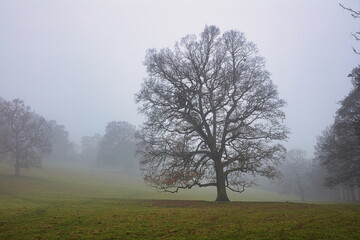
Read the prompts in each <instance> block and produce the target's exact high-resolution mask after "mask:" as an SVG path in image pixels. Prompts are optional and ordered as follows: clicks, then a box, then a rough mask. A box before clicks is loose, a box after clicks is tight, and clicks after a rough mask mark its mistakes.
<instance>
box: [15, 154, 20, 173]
mask: <svg viewBox="0 0 360 240" xmlns="http://www.w3.org/2000/svg"><path fill="white" fill-rule="evenodd" d="M15 176H17V177H18V176H20V159H19V158H18V157H16V159H15Z"/></svg>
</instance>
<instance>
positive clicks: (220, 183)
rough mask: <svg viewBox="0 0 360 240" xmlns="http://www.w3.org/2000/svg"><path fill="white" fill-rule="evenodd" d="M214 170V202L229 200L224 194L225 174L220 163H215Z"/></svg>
mask: <svg viewBox="0 0 360 240" xmlns="http://www.w3.org/2000/svg"><path fill="white" fill-rule="evenodd" d="M215 171H216V184H217V185H216V190H217V195H216V200H215V201H216V202H229V201H230V200H229V198H228V196H227V194H226V186H225V175H224V170H223V168H222V166H221V165H220V164H215Z"/></svg>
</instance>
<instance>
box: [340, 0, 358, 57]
mask: <svg viewBox="0 0 360 240" xmlns="http://www.w3.org/2000/svg"><path fill="white" fill-rule="evenodd" d="M340 7H342V8H343V9H345V10H347V11H349V12H350V14H351V16H352V17H353V18H355V19H360V11H356V10H353V9H352V8H348V7H345V6H344V5H342V4H340ZM352 36H353V37H354V38H355V40H356V41H359V40H360V32H355V33H352ZM353 50H354V52H355V53H356V54H360V52H359V51H358V50H356V49H355V48H354V47H353Z"/></svg>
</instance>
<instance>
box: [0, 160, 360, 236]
mask: <svg viewBox="0 0 360 240" xmlns="http://www.w3.org/2000/svg"><path fill="white" fill-rule="evenodd" d="M11 174H12V169H10V168H9V167H7V166H5V165H0V239H1V240H13V239H14V240H15V239H44V240H45V239H103V240H106V239H107V240H110V239H113V240H124V239H269V240H270V239H279V240H282V239H299V240H300V239H309V240H310V239H360V227H359V226H360V214H359V213H360V205H359V204H345V203H299V202H295V200H296V198H295V197H292V196H286V195H278V194H276V193H271V192H266V191H261V190H258V189H248V190H247V191H246V192H245V193H244V194H236V195H235V194H229V195H230V199H231V200H233V202H231V203H226V204H221V203H215V202H213V201H212V200H213V199H214V198H215V195H214V192H213V191H211V190H203V189H201V190H199V189H195V190H194V191H193V190H191V191H183V192H181V193H179V194H168V193H160V192H157V191H156V190H154V189H152V188H149V187H146V186H145V185H144V184H143V182H142V181H141V179H140V178H139V177H137V176H131V175H130V176H126V175H124V174H119V173H118V172H115V171H113V172H108V171H100V170H95V169H91V168H89V169H80V168H66V167H59V166H52V165H44V167H43V168H42V169H30V170H23V171H22V176H21V177H14V176H12V175H11Z"/></svg>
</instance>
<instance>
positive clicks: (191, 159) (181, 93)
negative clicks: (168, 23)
mask: <svg viewBox="0 0 360 240" xmlns="http://www.w3.org/2000/svg"><path fill="white" fill-rule="evenodd" d="M145 66H146V67H147V74H148V77H147V78H146V79H145V82H144V83H143V85H142V89H141V91H140V92H139V93H138V94H137V97H136V100H137V102H138V103H139V105H140V107H139V108H140V112H142V113H143V114H145V116H146V117H147V118H146V121H145V123H144V124H143V126H142V128H141V130H140V131H139V132H138V137H139V148H138V152H139V154H140V158H141V159H140V160H141V162H140V164H141V168H142V170H143V172H144V178H145V180H146V181H147V182H148V183H150V184H151V185H152V186H154V187H156V188H158V189H162V190H164V191H169V192H177V191H178V190H179V189H189V188H192V187H194V186H198V187H208V186H214V187H216V189H217V198H216V201H229V199H228V196H227V193H226V188H228V189H230V190H233V191H236V192H242V191H243V190H244V187H247V186H250V185H251V183H252V181H249V179H248V178H247V177H248V176H250V175H262V176H266V177H268V178H274V177H275V176H276V175H277V170H276V164H277V163H278V161H279V160H281V159H282V158H283V155H284V152H285V149H284V147H283V146H282V145H281V142H280V141H281V140H284V139H285V138H286V134H287V129H286V128H285V126H284V124H283V120H284V118H285V114H284V112H283V111H282V108H283V107H284V105H285V102H284V101H283V100H281V99H279V97H278V91H277V89H276V86H275V85H274V84H273V83H272V81H271V79H270V74H269V72H268V71H266V70H265V67H264V59H263V58H262V57H261V56H259V54H258V49H257V47H256V45H255V44H253V43H252V42H249V41H247V40H246V38H245V36H244V34H243V33H242V32H239V31H235V30H232V31H228V32H225V33H224V34H223V35H221V34H220V31H219V29H218V28H217V27H215V26H206V27H205V29H204V31H203V32H202V33H201V34H200V36H199V37H196V36H194V35H188V36H186V37H184V38H183V39H182V40H181V41H180V42H179V43H176V45H175V48H174V49H173V50H170V49H167V48H166V49H161V50H156V49H150V50H148V52H147V55H146V58H145Z"/></svg>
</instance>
